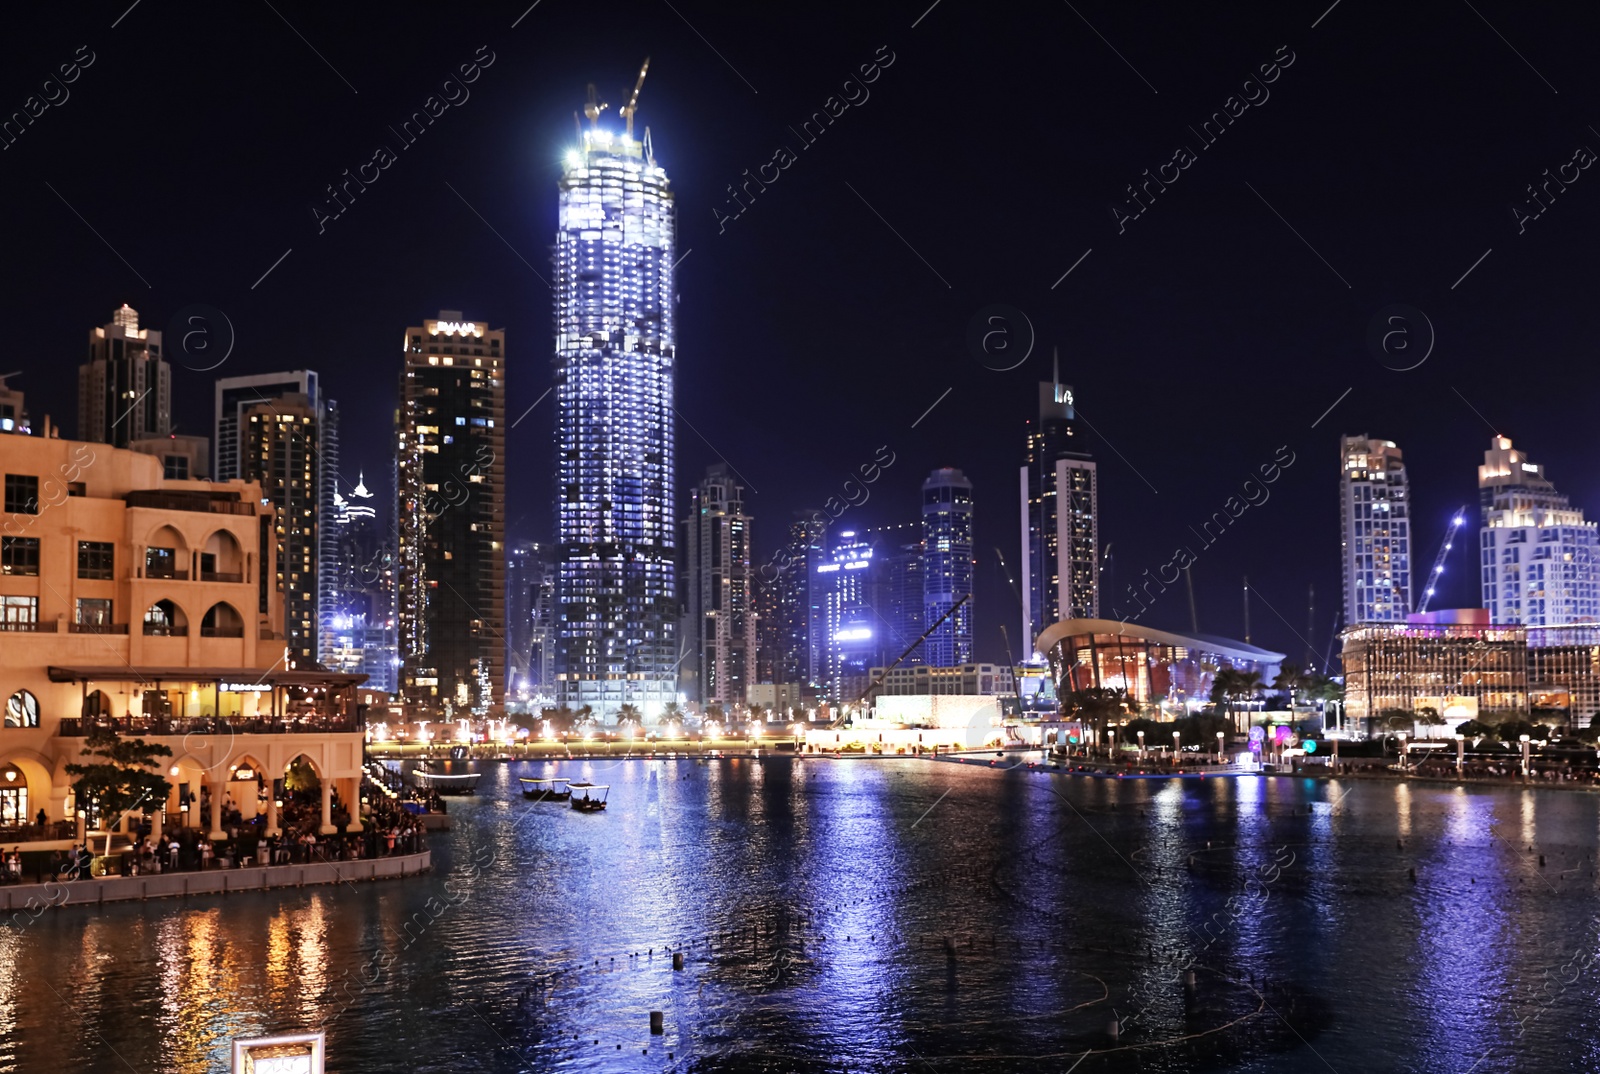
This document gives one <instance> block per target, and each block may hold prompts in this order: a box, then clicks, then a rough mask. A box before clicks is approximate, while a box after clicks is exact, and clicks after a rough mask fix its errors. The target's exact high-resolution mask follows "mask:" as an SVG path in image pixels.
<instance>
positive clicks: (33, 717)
mask: <svg viewBox="0 0 1600 1074" xmlns="http://www.w3.org/2000/svg"><path fill="white" fill-rule="evenodd" d="M6 726H7V727H38V726H39V699H38V698H37V697H34V696H33V695H32V694H30V693H29V692H28V691H26V690H18V691H17V692H16V693H14V694H12V695H11V698H10V699H9V700H8V701H7V702H6Z"/></svg>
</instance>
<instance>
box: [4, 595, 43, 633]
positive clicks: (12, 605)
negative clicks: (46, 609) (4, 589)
mask: <svg viewBox="0 0 1600 1074" xmlns="http://www.w3.org/2000/svg"><path fill="white" fill-rule="evenodd" d="M38 623H39V598H38V597H0V630H32V629H33V628H34V627H35V626H37V625H38Z"/></svg>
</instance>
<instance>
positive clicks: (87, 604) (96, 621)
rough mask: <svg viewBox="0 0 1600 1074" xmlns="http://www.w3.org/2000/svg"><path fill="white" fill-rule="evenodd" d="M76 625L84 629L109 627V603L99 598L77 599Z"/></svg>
mask: <svg viewBox="0 0 1600 1074" xmlns="http://www.w3.org/2000/svg"><path fill="white" fill-rule="evenodd" d="M78 625H79V626H84V627H99V628H104V627H109V626H110V625H111V601H110V600H107V599H104V598H101V597H79V598H78Z"/></svg>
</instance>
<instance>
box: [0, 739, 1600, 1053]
mask: <svg viewBox="0 0 1600 1074" xmlns="http://www.w3.org/2000/svg"><path fill="white" fill-rule="evenodd" d="M484 771H485V775H484V778H483V780H482V782H481V784H480V793H479V795H478V796H477V798H476V799H471V800H453V801H452V803H451V810H452V815H453V817H454V819H455V821H456V825H457V827H456V830H455V831H453V832H452V833H450V834H448V835H442V836H438V837H436V839H435V844H434V845H435V849H436V861H437V865H438V869H437V871H436V872H435V873H434V874H432V875H430V876H427V877H422V878H414V879H410V880H406V881H401V882H387V883H370V884H359V885H346V886H341V887H335V888H306V889H304V890H287V891H275V892H271V893H246V894H235V895H231V896H228V897H227V898H225V899H215V898H210V899H197V900H195V901H193V902H191V903H188V904H185V903H182V902H173V901H156V902H151V903H147V904H125V905H116V906H111V907H107V908H105V909H104V910H102V911H98V912H96V911H85V910H66V911H61V912H52V913H50V914H47V915H45V916H43V917H41V918H40V919H38V920H37V921H35V922H33V923H31V924H28V923H21V924H13V925H11V926H8V927H6V928H4V929H3V930H0V1071H26V1072H29V1074H31V1072H34V1071H57V1070H61V1071H80V1070H81V1071H100V1070H110V1069H126V1068H129V1067H131V1068H132V1069H133V1070H135V1071H137V1072H139V1074H145V1072H147V1071H151V1072H154V1071H169V1070H170V1071H183V1072H202V1071H222V1070H225V1069H226V1065H227V1064H226V1054H227V1048H228V1044H229V1042H230V1040H231V1039H232V1038H233V1037H234V1036H236V1035H241V1034H251V1035H255V1034H267V1033H276V1032H290V1031H304V1030H316V1029H323V1030H325V1031H326V1032H327V1033H328V1037H329V1049H330V1053H331V1055H332V1057H333V1066H332V1067H331V1069H333V1070H338V1071H341V1072H356V1071H389V1070H394V1069H405V1070H408V1071H414V1072H417V1074H423V1072H429V1071H463V1070H475V1071H476V1070H481V1071H520V1070H540V1071H545V1070H560V1071H605V1070H618V1071H620V1070H651V1071H654V1070H662V1071H666V1070H684V1071H723V1070H727V1071H734V1070H773V1071H790V1070H794V1071H801V1070H805V1071H810V1070H816V1071H845V1070H851V1071H854V1070H863V1071H879V1070H882V1071H888V1070H901V1069H906V1068H907V1067H909V1066H911V1065H917V1064H918V1060H919V1059H921V1060H924V1061H926V1062H927V1064H928V1065H929V1066H931V1067H933V1068H934V1069H935V1070H959V1069H964V1068H965V1067H966V1066H968V1065H971V1064H974V1063H975V1059H974V1058H973V1057H975V1056H979V1055H982V1056H989V1057H995V1056H1003V1057H1005V1058H991V1059H990V1060H989V1061H987V1062H985V1063H984V1065H983V1066H982V1068H981V1069H984V1070H992V1071H1007V1070H1016V1071H1045V1070H1059V1069H1064V1068H1065V1067H1067V1066H1071V1064H1072V1062H1074V1061H1076V1058H1077V1057H1078V1056H1080V1055H1082V1054H1083V1053H1084V1052H1085V1051H1086V1050H1089V1049H1093V1048H1106V1047H1108V1046H1109V1042H1108V1040H1107V1038H1106V1036H1105V1029H1106V1025H1107V1023H1108V1022H1109V1021H1110V1020H1111V1018H1112V1013H1111V1012H1112V1009H1113V1008H1114V1009H1115V1010H1116V1013H1117V1016H1120V1017H1122V1018H1124V1019H1130V1020H1129V1021H1128V1022H1126V1023H1125V1029H1124V1035H1123V1039H1122V1042H1121V1043H1122V1044H1123V1045H1124V1046H1128V1047H1127V1048H1126V1049H1125V1050H1123V1051H1119V1052H1114V1053H1109V1054H1101V1053H1094V1054H1091V1055H1090V1056H1089V1057H1088V1058H1087V1059H1086V1060H1085V1061H1084V1062H1083V1064H1082V1065H1081V1066H1079V1067H1078V1068H1077V1069H1078V1070H1080V1071H1095V1070H1151V1071H1178V1070H1197V1069H1198V1070H1219V1071H1220V1070H1247V1071H1300V1070H1303V1069H1308V1068H1309V1067H1312V1066H1316V1067H1319V1068H1320V1067H1321V1066H1322V1062H1321V1061H1320V1060H1319V1059H1318V1056H1321V1057H1322V1058H1324V1059H1326V1060H1327V1061H1328V1062H1329V1063H1331V1064H1332V1066H1333V1067H1334V1069H1335V1070H1337V1071H1339V1072H1341V1074H1342V1072H1345V1071H1351V1070H1359V1071H1369V1070H1401V1069H1404V1070H1427V1071H1434V1070H1437V1071H1458V1072H1459V1071H1462V1070H1466V1069H1468V1068H1470V1067H1472V1065H1473V1063H1474V1062H1477V1061H1478V1060H1479V1058H1480V1057H1483V1056H1485V1055H1487V1058H1485V1059H1484V1060H1483V1062H1482V1063H1481V1064H1480V1065H1479V1066H1478V1067H1477V1070H1478V1071H1497V1070H1508V1069H1513V1068H1520V1069H1540V1070H1565V1069H1578V1068H1580V1067H1584V1066H1586V1065H1592V1063H1593V1061H1594V1058H1595V1048H1596V1046H1595V1044H1594V1043H1593V1042H1594V1041H1595V1040H1597V1039H1600V1033H1597V1032H1595V1028H1596V1027H1595V1023H1596V1021H1597V1017H1596V1014H1595V1010H1596V1007H1597V1003H1596V1000H1597V998H1600V973H1597V972H1595V971H1594V970H1589V971H1588V972H1584V973H1581V974H1577V975H1574V974H1572V973H1570V972H1569V973H1567V974H1565V975H1563V976H1561V977H1560V978H1559V980H1560V981H1561V982H1564V981H1565V980H1566V979H1567V978H1570V977H1574V976H1576V979H1575V980H1574V981H1573V983H1572V984H1571V985H1570V986H1568V985H1565V984H1564V983H1562V984H1561V985H1560V987H1559V988H1552V989H1549V990H1545V989H1544V984H1543V983H1544V981H1545V979H1546V975H1547V974H1549V973H1552V972H1554V971H1559V970H1560V969H1561V967H1562V966H1563V965H1566V964H1568V963H1569V962H1570V960H1571V959H1572V958H1573V956H1574V954H1592V955H1594V956H1596V957H1600V929H1597V925H1596V916H1597V915H1596V909H1597V900H1596V897H1595V895H1596V888H1595V884H1596V879H1595V877H1594V864H1595V863H1594V853H1595V839H1596V832H1597V831H1600V797H1596V796H1591V795H1587V794H1579V793H1560V792H1549V791H1532V790H1529V791H1524V790H1518V789H1506V790H1498V791H1484V790H1480V789H1473V790H1463V789H1459V788H1452V787H1448V786H1445V785H1440V784H1426V783H1417V784H1411V785H1395V784H1378V783H1373V784H1364V783H1359V782H1352V781H1348V780H1346V781H1341V782H1336V783H1319V782H1315V781H1311V780H1303V779H1287V778H1284V779H1256V778H1250V779H1243V780H1237V781H1234V780H1204V781H1181V782H1180V781H1161V780H1137V781H1121V782H1119V781H1110V780H1089V779H1083V778H1068V777H1062V776H1059V775H1049V774H1046V773H1044V772H1040V771H1028V770H1026V769H1018V770H1012V771H1001V770H997V769H989V768H987V767H980V766H976V765H956V764H948V763H939V764H930V763H926V762H867V761H851V762H830V761H824V760H812V761H802V762H793V761H790V760H787V759H774V760H769V761H766V762H763V763H753V762H751V761H749V760H746V759H739V760H733V759H729V760H725V761H719V762H712V763H709V764H703V765H702V764H697V763H695V762H693V761H688V760H678V761H658V762H645V761H628V762H615V761H566V762H561V763H559V764H556V763H551V764H537V765H535V764H527V765H521V764H519V765H485V766H484ZM527 774H534V775H543V774H555V775H562V776H566V777H569V778H573V779H590V780H592V781H594V782H601V783H609V784H610V785H611V787H612V790H611V805H610V808H609V810H608V811H607V812H605V813H602V814H598V815H592V816H589V815H582V814H578V813H575V812H573V811H572V810H570V809H567V808H566V807H565V805H564V804H555V803H545V804H538V803H530V802H526V801H524V800H522V798H521V796H520V794H519V793H518V790H517V788H518V784H517V783H516V781H515V777H516V776H518V775H527ZM1308 806H1309V807H1311V808H1310V809H1309V810H1308V808H1307V807H1308ZM1530 845H1531V846H1533V847H1534V850H1533V851H1529V850H1528V847H1529V846H1530ZM1540 853H1543V854H1545V855H1546V858H1547V863H1548V864H1547V865H1546V866H1544V867H1541V866H1540V865H1539V864H1538V855H1539V854H1540ZM1291 854H1292V855H1293V864H1291V865H1288V866H1287V867H1284V868H1282V869H1281V871H1277V870H1274V869H1273V866H1274V864H1275V863H1278V864H1281V863H1282V862H1284V861H1286V860H1288V856H1289V855H1291ZM474 863H477V864H476V865H474ZM1413 868H1414V869H1415V871H1416V879H1415V880H1414V881H1413V880H1412V878H1411V874H1410V870H1412V869H1413ZM1252 878H1254V879H1255V884H1254V885H1253V886H1252V885H1249V884H1247V882H1248V881H1250V880H1251V879H1252ZM1252 892H1254V893H1255V895H1254V896H1252V894H1251V893H1252ZM1263 892H1264V893H1265V894H1264V895H1263V894H1262V893H1263ZM1230 899H1232V900H1233V902H1231V903H1230V901H1229V900H1230ZM673 948H676V949H678V950H680V951H681V952H682V953H683V954H684V955H685V968H684V970H683V971H681V972H678V971H674V970H673V969H672V968H671V966H672V956H671V949H673ZM1169 956H1176V957H1183V956H1193V957H1195V958H1196V959H1197V962H1196V969H1197V983H1196V987H1195V989H1194V991H1192V992H1191V991H1190V990H1188V989H1186V988H1185V987H1184V985H1183V983H1182V981H1181V967H1182V966H1184V965H1186V963H1183V962H1178V961H1174V960H1173V957H1169ZM1579 965H1582V963H1580V964H1579ZM1263 979H1265V981H1266V982H1268V983H1267V984H1265V985H1262V981H1263ZM367 981H370V982H371V984H370V986H369V985H367V984H366V982H367ZM1251 982H1254V984H1253V985H1252V983H1251ZM1263 987H1264V989H1265V992H1264V996H1265V999H1264V1000H1263V998H1262V996H1261V995H1258V994H1257V993H1256V992H1255V991H1253V990H1252V989H1253V988H1263ZM352 1000H353V1002H350V1005H349V1006H348V1008H345V1007H344V1004H345V1003H346V1002H347V1001H352ZM1263 1002H1265V1003H1266V1004H1267V1007H1265V1008H1263V1007H1262V1006H1261V1005H1262V1003H1263ZM1258 1009H1259V1010H1269V1011H1272V1012H1277V1014H1281V1015H1282V1016H1283V1017H1282V1018H1279V1017H1278V1016H1277V1014H1273V1013H1266V1014H1262V1015H1261V1016H1259V1017H1250V1014H1251V1012H1253V1011H1256V1010H1258ZM652 1010H660V1011H663V1012H664V1013H665V1020H666V1027H667V1032H666V1034H665V1035H664V1036H660V1037H651V1036H650V1034H649V1012H650V1011H652ZM1534 1015H1538V1016H1539V1017H1537V1018H1534V1017H1533V1016H1534ZM1130 1016H1132V1017H1130ZM1523 1018H1527V1019H1528V1021H1527V1023H1525V1025H1527V1026H1531V1027H1533V1028H1532V1029H1526V1030H1524V1031H1523V1032H1522V1034H1521V1035H1520V1036H1519V1031H1518V1029H1517V1023H1518V1021H1519V1020H1520V1019H1523ZM1236 1019H1242V1021H1240V1023H1239V1024H1238V1025H1237V1026H1235V1027H1234V1028H1232V1029H1229V1030H1227V1031H1225V1032H1212V1031H1213V1030H1215V1029H1216V1027H1217V1026H1219V1025H1222V1024H1223V1023H1225V1022H1231V1021H1234V1020H1236ZM1184 1037H1188V1038H1191V1039H1189V1040H1188V1041H1186V1042H1183V1043H1177V1044H1174V1043H1173V1042H1174V1041H1177V1040H1178V1039H1179V1038H1184ZM596 1040H598V1041H600V1043H599V1044H598V1045H597V1044H595V1043H594V1042H595V1041H596ZM618 1045H621V1047H620V1048H619V1047H618ZM1133 1045H1146V1046H1148V1047H1140V1048H1138V1049H1137V1050H1135V1049H1133V1047H1132V1046H1133ZM646 1050H647V1051H646ZM669 1052H670V1053H671V1058H669V1057H668V1053H669ZM1043 1057H1049V1058H1043ZM119 1058H120V1060H121V1062H119ZM124 1063H125V1064H126V1067H125V1066H124V1065H123V1064H124Z"/></svg>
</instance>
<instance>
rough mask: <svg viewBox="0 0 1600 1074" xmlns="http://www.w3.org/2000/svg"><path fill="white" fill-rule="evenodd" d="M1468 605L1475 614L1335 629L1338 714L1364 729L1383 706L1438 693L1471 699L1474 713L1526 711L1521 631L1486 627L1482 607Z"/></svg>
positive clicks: (1413, 705)
mask: <svg viewBox="0 0 1600 1074" xmlns="http://www.w3.org/2000/svg"><path fill="white" fill-rule="evenodd" d="M1472 611H1478V615H1477V616H1476V617H1474V616H1472V615H1470V614H1467V615H1463V614H1461V613H1459V612H1447V613H1442V614H1435V613H1429V614H1428V615H1426V616H1417V617H1416V619H1417V621H1414V622H1410V623H1373V622H1369V623H1358V624H1356V625H1355V626H1352V627H1348V628H1346V629H1345V631H1344V632H1343V633H1342V634H1341V635H1340V641H1341V647H1340V660H1341V661H1342V663H1343V666H1344V701H1345V707H1344V716H1345V718H1346V719H1348V720H1351V721H1353V722H1354V723H1355V725H1356V726H1358V727H1366V728H1367V730H1368V731H1369V732H1370V731H1372V730H1375V729H1376V728H1375V726H1374V724H1373V723H1372V721H1373V720H1374V719H1375V718H1376V717H1378V716H1379V714H1381V713H1382V712H1383V711H1384V710H1385V709H1403V710H1405V711H1407V712H1415V711H1416V710H1417V709H1418V708H1419V707H1420V706H1422V705H1424V704H1430V703H1432V701H1433V699H1436V698H1444V697H1452V698H1470V699H1472V701H1473V702H1474V703H1476V705H1477V708H1478V710H1479V711H1484V710H1489V709H1512V710H1517V711H1522V710H1525V709H1526V708H1527V707H1528V655H1529V654H1528V634H1527V631H1526V630H1524V629H1523V628H1522V627H1519V626H1503V625H1491V624H1490V623H1489V622H1488V621H1487V620H1488V616H1487V615H1486V614H1483V613H1482V612H1481V610H1476V609H1468V610H1467V612H1469V613H1470V612H1472ZM1452 619H1453V620H1454V621H1452ZM1474 620H1475V621H1474Z"/></svg>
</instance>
